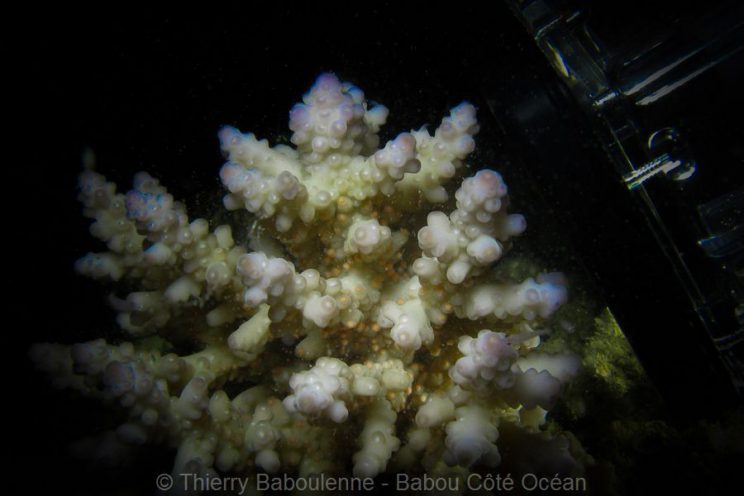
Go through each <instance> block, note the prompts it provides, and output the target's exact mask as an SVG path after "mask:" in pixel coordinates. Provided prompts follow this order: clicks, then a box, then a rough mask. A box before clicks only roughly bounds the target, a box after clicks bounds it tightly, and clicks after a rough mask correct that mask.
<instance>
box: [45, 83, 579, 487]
mask: <svg viewBox="0 0 744 496" xmlns="http://www.w3.org/2000/svg"><path fill="white" fill-rule="evenodd" d="M387 115H388V110H387V108H385V107H383V106H382V105H374V106H371V105H369V104H368V103H367V101H366V100H365V97H364V93H363V92H362V91H361V90H360V89H359V88H358V87H356V86H354V85H352V84H350V83H346V82H341V81H339V79H338V78H337V77H336V76H335V75H333V74H323V75H321V76H320V77H319V78H318V79H317V81H316V82H315V84H314V85H313V86H312V88H311V89H310V90H309V91H308V92H307V93H306V94H305V95H304V97H303V99H302V102H301V103H298V104H296V105H295V106H294V107H293V108H292V110H291V112H290V119H289V127H290V129H291V130H292V136H291V143H292V145H293V146H287V145H277V146H273V147H272V146H270V145H269V143H268V142H267V141H266V140H261V139H258V138H257V137H256V136H254V135H253V134H251V133H241V132H240V131H238V130H237V129H234V128H232V127H225V128H224V129H222V130H221V131H220V133H219V138H220V142H221V146H222V150H223V152H224V155H225V157H226V163H225V164H224V165H223V166H222V169H221V170H220V178H221V180H222V183H223V184H224V186H225V188H226V189H227V194H226V196H225V197H224V207H225V208H227V209H228V210H239V209H245V210H247V211H249V212H250V213H251V214H253V215H252V218H254V219H255V221H254V223H253V224H252V225H250V226H236V225H232V226H229V225H211V224H210V222H209V221H208V220H207V219H190V218H189V216H188V214H187V211H186V207H185V206H184V204H183V203H179V202H177V201H176V200H175V199H174V198H173V197H172V196H171V195H170V194H169V193H168V192H167V190H166V189H165V188H164V187H163V186H162V185H161V184H160V183H159V182H158V180H157V179H155V178H153V177H151V176H150V175H149V174H147V173H146V172H140V173H138V174H137V175H136V176H135V178H134V187H133V188H132V189H131V190H130V191H129V192H127V193H118V192H117V190H116V186H115V185H114V184H113V183H110V182H107V180H106V179H105V178H104V177H103V176H102V175H101V174H99V173H97V172H95V171H93V170H92V169H88V170H85V171H84V172H83V173H82V174H81V176H80V182H79V184H80V200H81V202H82V203H83V205H84V213H85V215H86V216H87V217H90V218H91V219H92V220H93V223H92V225H91V228H90V231H91V234H92V235H93V236H95V237H96V238H98V239H99V240H101V241H102V242H103V243H105V245H106V247H107V250H106V251H104V252H100V253H89V254H88V255H86V256H84V257H82V258H81V259H80V260H78V261H77V263H76V270H77V271H78V272H79V273H80V274H82V275H85V276H89V277H93V278H96V279H101V280H108V281H114V282H117V283H120V284H119V285H118V286H117V285H115V287H119V288H124V287H126V288H128V289H131V288H137V289H136V290H135V291H133V292H130V293H128V294H126V295H122V294H117V295H116V296H112V297H111V298H110V301H111V303H112V305H113V307H114V308H115V310H116V312H117V313H118V317H117V324H118V327H120V328H121V331H122V337H121V338H120V339H119V340H117V341H116V342H107V341H105V340H103V339H98V340H95V341H91V342H87V343H82V344H74V345H72V346H68V345H60V344H39V345H36V346H34V348H33V349H32V352H31V355H32V359H33V360H34V361H35V363H36V364H37V366H38V367H39V368H40V369H42V370H44V371H45V372H46V373H48V374H49V375H50V377H51V378H52V379H53V381H54V384H55V385H58V386H60V387H67V388H73V389H76V390H78V391H80V392H82V393H84V394H87V395H91V396H95V397H100V398H102V399H103V400H105V401H107V402H109V403H111V404H114V405H118V406H117V408H121V409H123V410H124V411H125V412H126V417H127V420H126V422H124V423H123V424H122V425H120V426H118V427H117V428H116V429H115V430H114V431H113V433H111V434H109V435H108V436H107V437H106V442H104V443H101V444H100V445H98V447H97V448H96V449H98V450H105V451H106V453H105V455H106V456H114V454H115V453H116V452H117V450H118V449H120V448H124V447H126V446H127V445H140V444H143V443H166V444H167V445H170V446H173V447H175V448H176V450H177V451H176V456H175V463H174V466H173V474H174V475H176V474H183V473H195V474H201V475H205V474H207V475H215V474H217V473H225V472H230V473H241V474H257V473H270V474H271V473H286V474H294V475H296V476H308V475H310V474H345V473H349V474H353V476H354V477H363V478H374V477H376V476H377V475H378V474H382V473H386V472H387V473H393V472H408V473H413V472H415V473H419V474H420V473H426V474H429V475H432V476H434V475H436V474H443V473H449V474H452V473H456V474H459V476H461V477H465V476H467V474H468V473H475V472H477V471H483V470H488V471H493V470H498V469H497V468H496V467H499V466H502V467H503V466H508V467H530V469H535V470H537V469H539V470H542V471H544V472H546V473H549V474H550V475H551V476H552V475H554V474H555V473H558V472H560V471H563V472H566V471H568V472H571V473H572V474H577V473H581V471H582V470H583V468H582V466H581V463H580V462H579V461H578V460H577V457H575V456H574V455H573V454H572V451H571V449H572V448H571V446H570V443H569V442H568V439H567V438H564V437H562V436H563V435H562V434H556V433H555V432H553V433H552V434H548V433H547V432H545V431H544V430H543V428H542V427H541V426H543V424H544V422H545V415H546V412H547V411H548V410H549V409H550V408H551V407H552V406H553V405H554V403H555V401H556V399H557V398H558V396H559V393H560V391H561V389H562V386H563V385H564V384H565V383H566V382H567V381H568V380H570V378H571V377H572V376H574V375H575V374H576V373H577V369H578V367H579V359H578V358H577V357H576V356H575V355H572V354H569V353H566V354H562V355H561V354H547V353H542V352H540V343H541V339H543V337H544V335H545V334H546V333H547V332H548V331H547V326H546V325H545V322H546V321H547V320H548V319H549V318H550V317H551V315H552V314H553V313H554V312H555V311H556V310H557V309H558V308H559V307H560V306H561V305H562V304H563V303H564V302H565V300H566V298H567V291H566V286H565V281H564V278H563V277H562V275H561V274H559V273H543V274H539V275H538V274H536V275H535V277H534V278H529V279H527V280H525V281H506V280H497V279H495V276H494V271H493V270H492V269H493V266H494V265H495V264H498V263H499V261H500V260H501V259H502V258H503V257H505V256H508V251H509V248H510V247H511V245H512V243H513V242H514V241H515V237H518V236H519V235H520V234H521V233H522V232H523V231H524V230H525V228H526V221H525V218H524V217H523V216H522V215H520V214H517V213H510V212H509V211H508V208H509V202H508V196H507V187H506V184H505V183H504V180H503V178H502V177H501V175H500V174H499V173H498V172H497V171H495V170H492V169H490V168H480V169H479V170H477V169H475V168H472V167H470V166H468V165H467V164H466V159H467V157H468V155H469V154H470V153H471V152H472V151H473V149H474V146H475V141H474V137H475V135H476V133H477V132H478V123H477V121H476V109H475V107H474V106H473V105H471V104H469V103H462V104H460V105H458V106H457V107H455V108H453V109H452V110H451V112H450V114H449V115H448V116H445V117H444V118H443V119H442V121H441V123H440V125H439V126H438V127H437V128H436V130H435V131H434V132H433V134H432V133H430V132H429V131H428V130H427V129H426V128H421V129H419V130H413V131H410V132H403V133H401V134H399V135H398V136H397V137H395V138H394V139H392V140H390V141H388V142H387V143H384V144H381V143H380V140H379V137H378V131H379V130H380V127H381V126H382V125H383V124H384V123H385V121H386V118H387ZM474 170H477V172H474V173H473V171H474ZM463 175H467V177H465V178H464V179H459V178H460V177H461V176H463ZM236 240H239V241H240V242H236ZM154 336H156V337H157V339H154V338H153V337H154ZM189 347H190V349H189ZM184 349H187V350H188V351H186V352H183V350H184ZM173 350H180V351H181V354H177V353H174V352H173ZM505 432H509V433H510V434H509V435H508V436H506V435H500V433H505ZM507 437H508V439H506V438H507ZM509 440H512V441H511V442H517V443H518V444H519V445H520V446H519V448H518V449H517V448H515V449H511V448H510V447H509V446H508V442H509ZM514 440H516V441H514ZM527 446H529V447H531V449H530V450H528V449H526V448H525V447H527ZM509 456H512V457H513V459H511V460H510V459H509ZM538 462H539V463H538ZM504 464H506V465H504ZM536 464H539V467H535V465H536ZM566 467H568V468H566ZM525 470H526V469H525Z"/></svg>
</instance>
